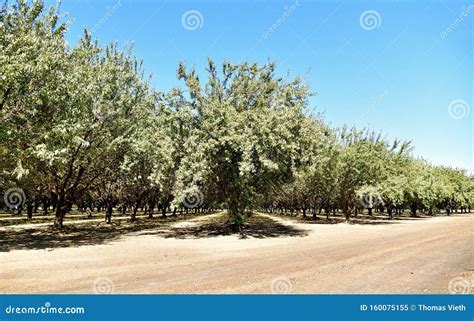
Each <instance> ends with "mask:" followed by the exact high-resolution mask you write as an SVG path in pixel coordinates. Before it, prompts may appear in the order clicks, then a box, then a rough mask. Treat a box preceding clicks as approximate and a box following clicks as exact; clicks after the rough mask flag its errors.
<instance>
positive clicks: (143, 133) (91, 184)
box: [0, 0, 474, 227]
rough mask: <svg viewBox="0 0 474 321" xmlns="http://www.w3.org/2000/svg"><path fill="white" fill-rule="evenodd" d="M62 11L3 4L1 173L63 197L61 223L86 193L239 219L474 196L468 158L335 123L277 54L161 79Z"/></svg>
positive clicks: (8, 181) (107, 200) (465, 200)
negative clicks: (433, 158)
mask: <svg viewBox="0 0 474 321" xmlns="http://www.w3.org/2000/svg"><path fill="white" fill-rule="evenodd" d="M62 19H63V17H62V16H60V15H58V13H57V7H56V6H55V7H52V8H50V9H49V10H45V8H44V5H43V2H41V1H33V2H31V3H30V2H27V1H23V0H19V1H18V2H17V3H16V4H15V5H9V4H5V5H4V6H3V8H2V10H1V16H0V66H1V70H2V74H1V77H0V120H1V123H0V168H1V169H2V172H1V173H0V175H2V180H0V187H1V189H2V190H6V189H7V188H9V187H11V186H17V187H21V188H22V189H23V190H24V191H25V194H26V196H27V205H28V206H31V205H32V204H39V203H47V204H49V203H54V205H55V207H56V222H55V225H56V226H58V227H61V226H62V220H63V218H64V215H65V214H66V212H67V211H68V210H69V209H70V208H71V206H72V205H73V204H76V205H77V206H81V207H85V206H89V207H92V208H93V207H96V208H100V207H106V208H107V209H108V211H109V213H110V215H111V212H112V210H111V209H112V207H114V206H121V207H122V208H123V209H126V208H129V209H132V210H133V212H134V213H135V212H136V210H137V208H138V207H145V208H147V209H148V210H149V211H150V213H151V214H150V215H152V213H153V209H154V208H157V207H158V208H160V209H161V210H162V213H165V212H166V211H167V210H168V209H169V208H170V207H172V208H174V210H176V209H177V208H183V207H187V208H188V209H193V208H213V207H214V208H216V207H225V208H227V209H228V211H229V213H230V218H231V220H232V222H233V223H234V224H236V225H240V224H242V223H243V222H244V221H245V218H246V216H247V215H248V213H249V212H250V211H252V210H254V209H257V208H266V209H268V208H280V209H281V208H283V209H290V210H291V211H294V210H302V211H303V213H304V214H305V213H306V210H308V209H312V210H315V209H319V210H321V209H325V211H326V212H327V213H329V211H330V210H335V209H340V210H342V211H343V212H344V213H345V214H346V217H347V218H350V216H351V214H352V213H353V212H354V210H357V209H359V208H364V207H365V208H368V209H369V210H370V211H371V210H372V209H373V208H377V207H382V208H384V207H385V208H387V210H388V211H390V213H391V211H392V209H394V208H398V209H400V208H407V207H408V208H411V210H412V212H413V213H414V214H416V211H417V210H427V211H429V212H430V213H431V212H433V211H439V210H442V209H451V208H461V209H470V208H472V207H473V205H474V183H473V180H472V178H469V177H468V176H467V175H466V173H465V172H464V171H461V170H457V169H451V168H447V167H440V166H433V165H430V164H429V163H427V162H425V161H422V160H416V159H414V158H413V157H412V156H411V154H410V152H411V147H410V144H409V143H408V142H400V141H398V140H396V141H394V142H392V143H389V142H387V140H386V139H384V138H383V137H381V135H380V134H376V133H374V132H371V131H369V130H366V129H364V130H357V129H355V128H350V129H348V128H342V129H332V128H330V127H329V126H327V125H326V124H324V122H323V119H322V118H321V117H320V116H319V115H316V116H315V115H309V114H308V110H309V106H308V99H309V97H310V96H311V95H312V93H311V91H310V90H309V87H308V85H307V84H306V83H305V82H304V81H303V80H302V79H301V78H300V77H296V78H293V79H290V78H281V77H279V76H277V74H276V72H275V65H274V64H273V63H267V64H265V65H257V64H252V63H248V62H243V63H240V64H232V63H230V62H227V61H226V62H224V63H223V64H222V66H220V67H218V66H217V65H216V64H215V63H214V61H212V60H209V61H208V64H207V69H206V71H207V73H206V76H207V79H206V80H205V81H202V80H201V79H200V78H199V75H198V73H197V72H196V71H195V70H194V69H189V68H187V67H186V66H185V65H184V64H180V65H179V67H178V78H179V79H180V80H182V81H184V86H183V87H177V88H174V89H172V90H171V91H170V92H168V93H160V92H157V91H156V90H153V89H152V88H151V87H150V84H149V79H147V78H146V77H145V76H144V75H145V73H144V71H143V68H142V63H141V61H139V60H138V59H136V58H135V56H134V54H133V50H132V48H124V49H120V48H118V46H117V45H116V44H109V45H106V46H100V45H99V43H98V41H96V40H93V39H92V38H91V35H90V33H89V32H88V31H87V30H85V31H84V35H83V36H82V38H81V39H80V41H79V42H78V44H77V45H76V46H74V47H72V48H71V47H70V46H69V45H68V44H67V42H66V41H65V32H66V30H67V23H61V21H62ZM190 197H191V198H192V199H193V200H197V202H195V203H194V204H193V205H192V206H189V198H190ZM91 202H94V203H93V204H92V205H91ZM87 204H88V205H87ZM132 218H133V217H132ZM109 220H110V218H109Z"/></svg>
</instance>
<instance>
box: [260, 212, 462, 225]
mask: <svg viewBox="0 0 474 321" xmlns="http://www.w3.org/2000/svg"><path fill="white" fill-rule="evenodd" d="M266 214H267V215H271V216H276V217H283V218H288V219H291V220H293V221H295V222H298V223H304V224H340V223H346V222H347V221H346V218H345V216H344V215H343V214H342V213H336V214H331V215H330V216H329V218H327V217H326V214H318V215H316V217H313V216H312V214H309V215H307V216H306V217H303V216H302V215H301V214H299V215H295V214H293V215H285V214H282V213H266ZM455 215H461V213H460V214H455ZM437 216H445V215H444V214H441V215H434V216H432V215H428V214H423V213H420V214H417V215H415V216H413V215H411V213H402V214H397V215H394V216H393V218H392V219H390V218H389V217H388V215H387V214H386V213H374V214H373V215H372V216H370V215H368V214H367V213H360V214H358V215H357V216H354V215H352V216H351V218H350V220H349V224H354V225H388V224H398V223H400V222H402V221H417V220H425V219H430V218H433V217H437Z"/></svg>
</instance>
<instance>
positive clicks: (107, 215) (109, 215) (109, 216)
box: [105, 204, 113, 224]
mask: <svg viewBox="0 0 474 321" xmlns="http://www.w3.org/2000/svg"><path fill="white" fill-rule="evenodd" d="M112 212H113V207H112V204H108V205H107V211H106V213H105V222H106V223H107V224H110V223H112Z"/></svg>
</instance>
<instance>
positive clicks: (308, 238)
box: [0, 214, 474, 293]
mask: <svg viewBox="0 0 474 321" xmlns="http://www.w3.org/2000/svg"><path fill="white" fill-rule="evenodd" d="M221 220H222V214H213V215H210V216H203V217H197V218H194V219H192V220H191V221H186V222H174V223H173V222H170V223H168V224H165V225H163V226H162V227H161V228H159V229H157V228H155V227H153V226H150V227H149V228H150V229H149V230H147V229H145V230H140V231H135V230H132V231H128V230H127V234H125V235H121V236H120V237H114V238H110V239H107V240H106V242H105V239H104V240H101V241H103V242H92V241H90V242H83V241H84V240H83V239H76V238H67V237H66V238H59V239H58V238H55V239H54V242H53V240H52V239H51V238H43V239H42V238H36V239H34V241H35V242H36V243H37V244H36V243H35V244H32V243H27V242H33V239H28V238H25V235H23V234H12V233H18V232H17V231H15V232H12V231H10V232H8V231H6V230H5V231H3V230H2V231H0V237H2V238H3V241H4V243H6V242H8V244H6V245H5V244H3V245H4V247H3V252H2V253H0V292H3V293H94V292H113V293H272V291H277V292H278V291H280V290H281V291H283V292H288V291H290V292H291V293H448V284H449V282H450V280H452V279H453V278H456V277H462V278H464V279H463V280H467V282H469V283H470V284H471V287H470V291H471V292H472V291H473V286H472V285H474V282H473V281H474V251H473V248H472V244H473V241H474V233H473V227H474V215H468V214H457V215H455V216H453V217H435V218H427V219H426V218H425V219H410V220H408V219H406V220H400V221H393V222H384V224H347V223H342V224H308V223H302V222H300V221H296V220H294V219H289V218H285V217H272V218H270V217H268V216H266V215H258V216H257V215H256V216H255V217H254V218H253V220H254V222H253V225H252V227H250V226H249V227H247V228H246V229H244V232H245V235H246V237H245V238H242V237H239V236H238V235H236V234H233V233H232V232H231V231H229V230H226V229H225V228H222V227H221V226H222V221H221ZM144 227H147V225H144ZM152 227H153V228H152ZM4 229H5V228H4ZM43 232H44V231H43ZM2 233H3V234H2ZM104 234H105V233H104ZM109 234H111V233H107V235H109ZM15 236H16V238H15ZM61 237H62V236H61ZM88 237H92V238H93V237H96V236H95V234H93V235H90V236H89V235H88ZM15 239H17V240H18V242H20V243H21V242H23V244H15V243H14V242H15ZM6 240H7V241H6ZM0 241H1V240H0ZM48 242H49V243H48ZM65 242H69V243H67V246H66V247H67V248H65V247H63V246H62V245H64V244H62V245H58V244H56V243H65ZM41 245H42V246H41ZM272 284H273V287H272ZM461 285H462V286H464V289H465V288H466V283H462V284H461ZM468 290H469V289H468Z"/></svg>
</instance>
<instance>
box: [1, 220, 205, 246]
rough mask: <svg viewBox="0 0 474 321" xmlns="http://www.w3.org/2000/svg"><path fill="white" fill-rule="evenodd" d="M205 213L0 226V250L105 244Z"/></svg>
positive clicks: (164, 227) (163, 227)
mask: <svg viewBox="0 0 474 321" xmlns="http://www.w3.org/2000/svg"><path fill="white" fill-rule="evenodd" d="M206 215H209V213H206V214H187V215H179V216H176V217H167V218H162V217H161V216H160V217H155V218H152V219H147V218H139V219H137V221H136V222H130V220H121V221H115V222H114V221H112V223H113V224H105V223H104V222H100V223H97V222H87V223H83V224H78V225H73V224H71V225H65V226H64V228H63V229H61V230H55V229H53V228H52V227H51V226H41V227H36V228H21V229H20V228H17V229H3V230H0V252H9V251H13V250H31V249H52V248H61V247H62V248H67V247H79V246H83V245H99V244H106V243H109V242H112V241H116V240H118V239H120V238H122V237H124V236H126V235H128V234H130V233H137V232H141V231H144V230H152V229H153V230H159V229H166V228H167V227H168V226H170V225H171V224H172V223H175V222H178V221H184V220H187V219H190V218H194V217H197V216H206Z"/></svg>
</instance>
